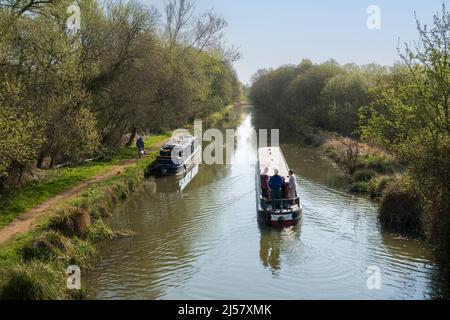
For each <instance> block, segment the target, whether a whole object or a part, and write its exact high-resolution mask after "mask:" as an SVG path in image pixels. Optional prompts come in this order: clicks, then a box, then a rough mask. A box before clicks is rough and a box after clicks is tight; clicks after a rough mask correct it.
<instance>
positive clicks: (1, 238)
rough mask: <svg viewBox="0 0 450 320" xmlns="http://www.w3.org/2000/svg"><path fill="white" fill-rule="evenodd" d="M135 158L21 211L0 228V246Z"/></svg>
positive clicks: (30, 228) (31, 228)
mask: <svg viewBox="0 0 450 320" xmlns="http://www.w3.org/2000/svg"><path fill="white" fill-rule="evenodd" d="M164 143H165V141H164V142H161V143H158V144H156V145H154V146H152V147H151V148H150V149H147V151H148V152H153V151H155V150H156V149H159V148H160V147H161V146H162V145H163V144H164ZM136 161H137V159H130V160H126V161H124V162H122V163H120V164H118V165H116V166H113V167H111V168H110V170H108V171H107V172H105V173H102V174H99V175H96V176H94V177H92V178H91V179H89V180H87V181H85V182H82V183H80V184H78V185H76V186H75V187H73V188H70V189H69V190H66V191H64V192H61V193H60V194H58V195H56V196H54V197H51V198H50V199H48V200H46V201H44V202H43V203H41V204H40V205H38V206H37V207H34V208H33V209H31V210H29V211H27V212H24V213H22V214H21V215H20V216H19V217H17V218H16V219H14V220H13V221H12V222H11V223H10V224H9V225H7V226H5V227H4V228H2V229H1V230H0V246H1V245H3V244H4V243H6V242H7V241H8V240H10V239H11V238H12V237H13V236H16V235H18V234H22V233H25V232H29V231H31V230H33V228H34V227H35V226H36V223H37V222H38V220H39V218H41V217H43V216H45V214H46V213H48V211H49V210H50V209H52V208H54V207H56V206H59V205H62V204H63V203H65V202H67V201H69V200H71V199H72V198H74V197H76V196H78V195H79V194H80V193H82V192H84V191H85V190H87V189H88V188H89V187H90V186H92V185H93V184H94V183H96V182H99V181H102V180H106V179H109V178H112V177H114V176H116V175H120V174H121V173H122V172H124V171H125V169H126V168H128V167H129V166H131V165H133V164H134V163H136Z"/></svg>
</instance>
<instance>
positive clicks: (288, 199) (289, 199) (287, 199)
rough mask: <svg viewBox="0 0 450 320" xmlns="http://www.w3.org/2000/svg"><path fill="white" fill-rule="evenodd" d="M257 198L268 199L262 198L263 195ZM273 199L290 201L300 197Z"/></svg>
mask: <svg viewBox="0 0 450 320" xmlns="http://www.w3.org/2000/svg"><path fill="white" fill-rule="evenodd" d="M259 198H260V199H261V200H266V201H270V200H269V199H267V198H264V197H263V196H260V197H259ZM275 200H282V201H292V200H300V197H299V196H297V197H295V198H283V199H275Z"/></svg>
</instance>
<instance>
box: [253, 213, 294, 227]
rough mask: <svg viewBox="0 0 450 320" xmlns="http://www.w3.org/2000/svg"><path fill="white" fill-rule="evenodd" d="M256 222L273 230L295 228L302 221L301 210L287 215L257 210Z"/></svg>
mask: <svg viewBox="0 0 450 320" xmlns="http://www.w3.org/2000/svg"><path fill="white" fill-rule="evenodd" d="M258 220H259V221H260V222H262V223H264V224H266V225H268V226H272V227H275V228H289V227H293V226H296V225H298V224H299V223H300V221H301V220H302V210H301V209H299V210H295V211H292V212H289V213H273V212H271V211H264V210H258Z"/></svg>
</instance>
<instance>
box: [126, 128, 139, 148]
mask: <svg viewBox="0 0 450 320" xmlns="http://www.w3.org/2000/svg"><path fill="white" fill-rule="evenodd" d="M136 135H137V128H132V129H131V136H130V139H128V142H127V144H126V147H127V148H128V147H131V145H132V144H133V142H134V138H136Z"/></svg>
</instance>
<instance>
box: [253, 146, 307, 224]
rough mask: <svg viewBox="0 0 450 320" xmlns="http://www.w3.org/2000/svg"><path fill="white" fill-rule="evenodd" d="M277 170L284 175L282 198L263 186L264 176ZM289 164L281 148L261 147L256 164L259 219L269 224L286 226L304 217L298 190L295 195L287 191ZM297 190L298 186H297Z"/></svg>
mask: <svg viewBox="0 0 450 320" xmlns="http://www.w3.org/2000/svg"><path fill="white" fill-rule="evenodd" d="M275 170H277V171H278V175H279V176H280V177H282V179H283V183H284V186H283V188H282V191H281V192H282V194H281V198H277V199H274V198H273V197H272V193H273V192H271V190H270V189H268V188H266V187H264V186H262V183H261V182H262V181H263V178H264V177H266V179H267V178H268V176H269V174H270V175H272V174H274V172H275ZM288 174H289V166H288V164H287V162H286V159H285V158H284V155H283V152H282V151H281V149H280V148H278V147H277V148H274V147H269V148H259V149H258V161H257V164H256V175H255V179H256V206H257V212H258V220H259V221H261V222H264V223H266V224H268V225H271V226H274V227H278V228H285V227H290V226H294V225H297V224H298V223H299V222H300V221H301V218H302V205H301V203H300V197H299V195H298V191H296V192H295V195H291V194H289V192H287V188H286V186H287V183H288V182H287V181H286V177H287V176H288ZM295 189H296V190H297V188H295Z"/></svg>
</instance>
